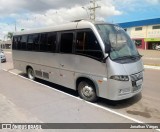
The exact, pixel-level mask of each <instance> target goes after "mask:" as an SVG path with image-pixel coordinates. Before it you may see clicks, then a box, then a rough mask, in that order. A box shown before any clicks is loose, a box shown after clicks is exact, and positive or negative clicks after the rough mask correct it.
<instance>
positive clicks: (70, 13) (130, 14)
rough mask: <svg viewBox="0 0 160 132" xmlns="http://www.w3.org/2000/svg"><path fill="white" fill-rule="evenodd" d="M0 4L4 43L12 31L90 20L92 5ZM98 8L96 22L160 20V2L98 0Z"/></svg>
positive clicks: (79, 0) (37, 0)
mask: <svg viewBox="0 0 160 132" xmlns="http://www.w3.org/2000/svg"><path fill="white" fill-rule="evenodd" d="M0 3H1V4H0V40H6V39H7V37H6V35H7V33H8V32H15V31H21V29H24V30H30V29H33V28H41V27H48V26H55V25H59V24H63V23H68V22H70V21H73V20H76V19H82V18H84V19H87V18H88V16H89V10H88V8H89V7H90V4H91V3H90V0H0ZM97 5H99V6H101V8H98V9H97V10H96V19H97V20H102V21H105V22H111V23H122V22H130V21H137V20H145V19H152V18H160V0H98V1H97ZM82 7H83V8H82ZM15 27H16V28H15Z"/></svg>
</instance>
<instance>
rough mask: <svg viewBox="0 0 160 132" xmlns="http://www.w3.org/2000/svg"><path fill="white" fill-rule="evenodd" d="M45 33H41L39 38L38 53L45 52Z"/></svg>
mask: <svg viewBox="0 0 160 132" xmlns="http://www.w3.org/2000/svg"><path fill="white" fill-rule="evenodd" d="M47 35H48V34H47V33H42V34H41V37H40V51H42V52H46V51H47Z"/></svg>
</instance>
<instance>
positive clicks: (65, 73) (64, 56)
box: [59, 32, 75, 89]
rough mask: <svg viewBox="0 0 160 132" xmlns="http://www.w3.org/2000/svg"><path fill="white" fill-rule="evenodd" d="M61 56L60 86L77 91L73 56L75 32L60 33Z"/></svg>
mask: <svg viewBox="0 0 160 132" xmlns="http://www.w3.org/2000/svg"><path fill="white" fill-rule="evenodd" d="M59 36H60V40H59V42H60V49H59V51H60V54H59V68H60V70H59V71H60V74H59V75H60V80H59V81H60V84H61V85H63V86H66V87H68V88H71V89H75V85H74V74H75V72H74V69H75V68H74V62H75V60H74V59H75V55H74V54H72V49H73V38H74V33H73V32H62V33H60V35H59Z"/></svg>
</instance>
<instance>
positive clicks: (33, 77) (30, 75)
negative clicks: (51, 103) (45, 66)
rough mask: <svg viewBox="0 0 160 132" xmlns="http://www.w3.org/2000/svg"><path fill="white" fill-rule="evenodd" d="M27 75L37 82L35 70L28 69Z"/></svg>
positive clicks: (28, 67) (29, 67)
mask: <svg viewBox="0 0 160 132" xmlns="http://www.w3.org/2000/svg"><path fill="white" fill-rule="evenodd" d="M26 73H27V76H28V78H29V79H31V80H35V73H34V70H33V68H32V67H31V66H27V67H26Z"/></svg>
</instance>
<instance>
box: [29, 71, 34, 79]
mask: <svg viewBox="0 0 160 132" xmlns="http://www.w3.org/2000/svg"><path fill="white" fill-rule="evenodd" d="M28 73H29V78H30V79H33V78H34V74H33V71H32V70H31V69H29V71H28Z"/></svg>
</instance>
